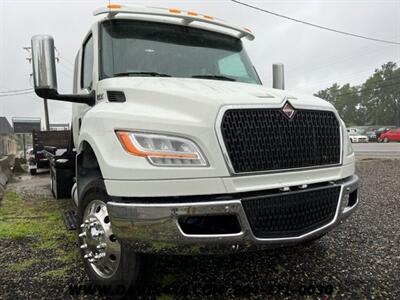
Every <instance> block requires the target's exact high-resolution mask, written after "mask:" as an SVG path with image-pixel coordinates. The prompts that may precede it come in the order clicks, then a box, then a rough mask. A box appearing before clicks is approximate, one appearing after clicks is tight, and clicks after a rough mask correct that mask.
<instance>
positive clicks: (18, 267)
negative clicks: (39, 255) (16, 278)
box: [5, 258, 39, 273]
mask: <svg viewBox="0 0 400 300" xmlns="http://www.w3.org/2000/svg"><path fill="white" fill-rule="evenodd" d="M38 262H39V260H38V259H35V258H32V259H26V260H23V261H20V262H16V263H12V264H7V265H5V268H7V269H8V270H10V271H13V272H17V273H20V272H23V271H25V270H27V269H29V268H30V267H32V266H33V265H34V264H36V263H38Z"/></svg>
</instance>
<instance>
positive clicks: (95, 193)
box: [77, 180, 143, 299]
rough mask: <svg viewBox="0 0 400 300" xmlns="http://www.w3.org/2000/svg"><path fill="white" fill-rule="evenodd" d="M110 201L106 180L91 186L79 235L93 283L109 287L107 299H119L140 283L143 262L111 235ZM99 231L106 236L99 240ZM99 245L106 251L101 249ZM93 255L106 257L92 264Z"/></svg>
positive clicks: (82, 202) (82, 207) (81, 214)
mask: <svg viewBox="0 0 400 300" xmlns="http://www.w3.org/2000/svg"><path fill="white" fill-rule="evenodd" d="M107 202H108V195H107V193H106V190H105V187H104V183H103V181H102V180H95V181H93V182H92V183H90V184H89V185H88V188H87V189H86V192H85V193H84V195H83V199H82V200H80V202H79V205H78V214H77V224H78V228H77V234H78V241H79V246H80V251H81V256H82V260H83V264H84V267H85V271H86V274H87V275H88V277H89V279H90V281H91V282H92V283H93V284H94V285H95V286H99V287H110V291H111V292H107V295H106V296H108V297H110V298H111V299H120V298H122V297H123V296H124V295H125V294H126V293H127V292H128V290H129V289H130V288H134V287H135V286H136V285H138V284H139V278H140V276H141V275H142V273H143V272H142V269H143V259H142V256H140V255H137V254H135V253H134V252H133V251H132V250H131V249H130V248H129V246H128V245H126V244H125V243H124V242H123V241H118V240H117V238H116V237H115V235H114V234H113V233H112V230H111V224H110V221H109V218H108V212H107V207H106V205H105V204H106V203H107ZM99 208H100V209H99ZM89 216H90V218H88V217H89ZM84 218H86V219H85V220H84ZM95 219H96V220H95ZM88 220H90V221H89V222H90V223H88ZM85 221H86V224H85V223H84V222H85ZM93 223H96V224H95V225H93ZM98 223H99V224H98ZM93 228H94V229H93ZM98 229H99V230H100V231H102V230H103V234H102V235H101V236H100V237H93V236H92V232H93V230H94V232H95V233H96V232H99V231H98ZM82 233H86V236H82ZM97 241H98V242H97ZM96 243H97V244H96ZM85 245H86V248H85ZM97 246H100V247H103V249H101V250H98V248H97ZM90 253H92V255H94V254H96V253H97V254H99V255H101V254H102V253H104V254H105V256H104V257H102V258H100V259H98V261H97V262H96V261H94V262H93V260H92V261H90V260H91V258H90V257H88V255H90ZM92 258H93V256H92ZM94 258H95V257H94ZM94 258H93V259H94ZM106 263H107V264H108V267H107V266H106ZM110 270H111V271H110ZM99 292H100V291H99Z"/></svg>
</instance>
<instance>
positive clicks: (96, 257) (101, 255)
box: [94, 253, 106, 260]
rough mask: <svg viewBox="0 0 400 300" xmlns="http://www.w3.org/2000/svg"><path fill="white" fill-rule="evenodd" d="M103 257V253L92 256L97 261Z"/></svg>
mask: <svg viewBox="0 0 400 300" xmlns="http://www.w3.org/2000/svg"><path fill="white" fill-rule="evenodd" d="M104 256H106V254H105V253H99V254H96V255H95V256H94V259H96V260H98V259H100V258H103V257H104Z"/></svg>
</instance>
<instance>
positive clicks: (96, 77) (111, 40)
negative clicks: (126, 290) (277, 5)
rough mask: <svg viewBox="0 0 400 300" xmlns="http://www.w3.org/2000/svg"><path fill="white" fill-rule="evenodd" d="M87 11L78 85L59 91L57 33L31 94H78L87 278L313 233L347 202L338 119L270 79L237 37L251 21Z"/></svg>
mask: <svg viewBox="0 0 400 300" xmlns="http://www.w3.org/2000/svg"><path fill="white" fill-rule="evenodd" d="M95 15H96V18H98V19H97V21H96V22H95V23H94V24H93V26H92V27H91V30H90V31H89V33H88V34H87V36H86V37H85V38H84V41H83V43H82V47H81V49H80V50H79V52H78V54H77V56H76V63H75V77H74V94H72V95H60V94H58V92H57V85H56V84H57V83H56V79H55V64H54V50H53V47H54V45H53V40H52V38H51V37H49V36H35V37H33V39H32V49H33V61H34V64H33V65H34V75H35V91H36V93H37V94H38V95H39V96H41V97H46V98H49V99H55V100H62V101H70V102H73V103H74V105H73V120H72V132H73V140H74V146H75V148H76V151H77V157H76V184H75V186H74V188H73V191H72V194H73V199H74V203H75V204H76V205H77V211H78V223H79V230H78V234H79V243H80V247H81V250H82V257H83V259H84V262H85V268H86V271H87V272H88V274H89V276H90V278H91V279H92V280H93V281H94V282H96V283H100V284H105V283H107V284H113V283H123V284H124V285H126V286H128V285H130V284H131V283H132V282H133V283H134V282H136V280H138V279H140V274H141V273H140V268H141V267H142V262H143V261H142V257H143V256H142V254H143V253H158V254H163V253H165V254H207V253H232V252H237V251H249V250H259V249H265V248H270V247H279V246H283V245H291V244H295V243H300V242H304V241H307V240H312V239H316V238H318V237H320V236H322V235H323V234H325V233H326V232H327V231H329V230H331V229H332V228H334V227H335V226H336V225H338V224H339V223H340V222H341V221H342V220H344V219H345V218H346V217H347V216H349V215H350V214H351V213H352V212H353V210H354V208H355V207H356V206H357V204H358V195H357V190H358V177H357V176H356V175H355V174H354V170H355V167H354V153H353V151H352V148H351V144H350V142H349V138H348V134H347V131H346V127H345V125H344V123H343V121H342V120H341V119H340V117H339V116H338V114H337V112H336V110H335V109H334V107H333V106H332V105H331V104H330V103H328V102H326V101H324V100H322V99H319V98H316V97H313V96H307V95H300V94H296V93H294V92H289V91H284V90H281V89H276V88H275V89H273V88H266V87H264V86H263V85H262V84H261V81H260V79H259V77H258V75H257V72H256V71H255V68H254V66H253V64H252V63H251V61H250V58H249V57H248V55H247V54H246V51H245V49H244V47H243V43H242V39H243V38H247V39H249V40H253V39H254V35H253V34H252V33H251V31H250V30H248V29H245V28H242V27H238V26H234V25H230V24H228V23H226V22H224V21H222V20H219V19H216V18H213V17H212V16H208V15H203V14H198V13H196V12H190V11H183V10H178V9H160V8H143V7H124V6H119V5H110V6H109V7H108V8H105V9H100V10H98V11H96V12H95ZM276 70H278V71H279V70H280V68H279V66H278V67H276ZM275 75H277V76H276V77H275V78H274V82H275V83H276V84H275V87H282V81H279V80H280V79H281V77H279V78H278V75H282V72H281V73H278V72H276V73H275Z"/></svg>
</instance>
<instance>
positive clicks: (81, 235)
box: [78, 232, 86, 237]
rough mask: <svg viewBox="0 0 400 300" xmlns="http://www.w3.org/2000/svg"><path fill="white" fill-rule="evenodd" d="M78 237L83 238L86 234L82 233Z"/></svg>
mask: <svg viewBox="0 0 400 300" xmlns="http://www.w3.org/2000/svg"><path fill="white" fill-rule="evenodd" d="M78 236H79V237H85V236H86V232H82V233H80V234H79V235H78Z"/></svg>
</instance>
